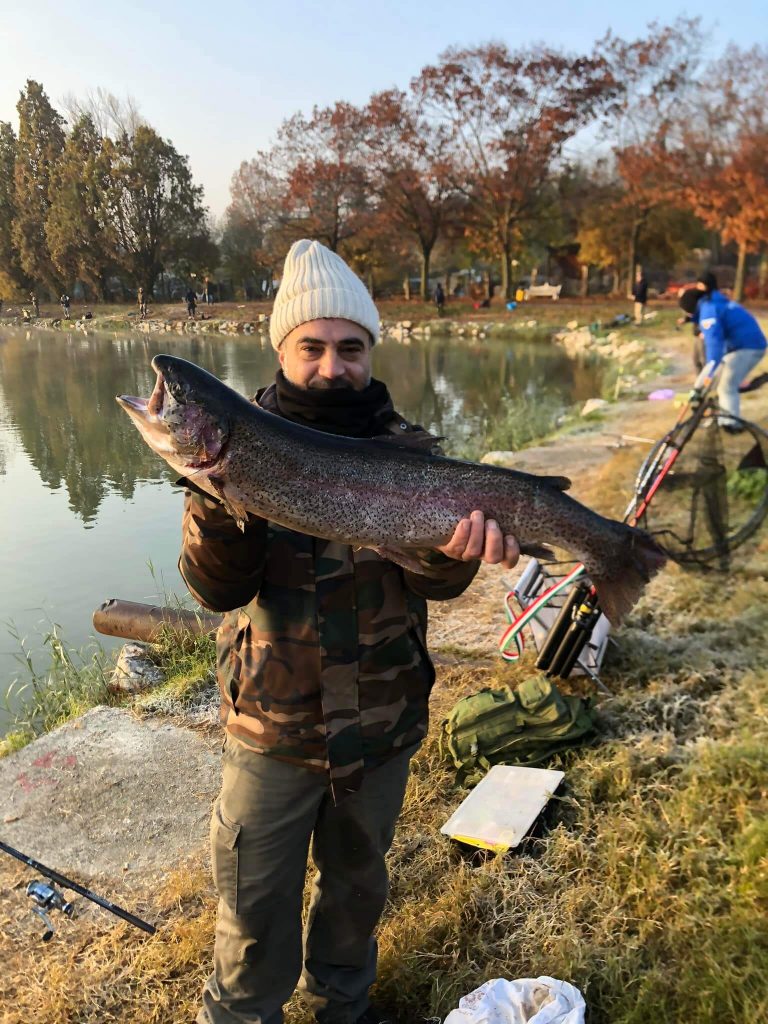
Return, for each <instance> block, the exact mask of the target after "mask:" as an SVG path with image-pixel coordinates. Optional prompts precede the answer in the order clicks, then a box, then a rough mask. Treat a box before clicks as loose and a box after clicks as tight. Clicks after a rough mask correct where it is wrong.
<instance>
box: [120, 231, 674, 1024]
mask: <svg viewBox="0 0 768 1024" xmlns="http://www.w3.org/2000/svg"><path fill="white" fill-rule="evenodd" d="M270 334H271V339H272V344H273V346H274V348H275V350H276V351H277V353H278V358H279V361H280V369H279V371H278V373H277V376H276V379H275V382H274V383H273V384H271V385H270V386H269V387H267V388H264V389H262V390H261V391H260V392H259V393H258V394H257V396H256V402H255V403H254V402H249V401H247V400H246V399H245V398H243V396H241V395H238V394H237V393H236V392H234V391H232V390H231V389H230V388H228V387H227V386H226V385H225V384H223V383H222V382H221V381H219V380H217V379H216V378H215V377H213V376H212V375H211V374H209V373H207V372H206V371H205V370H203V369H201V368H200V367H198V366H195V365H194V364H192V363H188V362H186V361H185V360H183V359H178V358H176V357H174V356H168V355H157V356H155V357H154V359H153V360H152V365H153V367H154V369H155V370H156V372H157V382H156V386H155V389H154V391H153V393H152V395H151V396H150V398H149V399H143V398H134V397H131V396H125V395H124V396H121V397H120V398H118V401H119V402H120V404H121V405H122V407H123V408H124V409H125V411H126V412H127V413H128V414H129V415H130V416H131V418H132V419H133V421H134V423H135V425H136V426H137V428H138V429H139V431H140V432H141V434H142V436H143V437H144V439H145V440H146V441H147V443H148V444H149V445H150V446H151V447H152V448H153V450H154V451H156V452H157V453H158V454H159V455H161V456H162V457H163V458H164V459H165V460H166V461H167V462H168V463H169V464H170V465H171V466H173V467H174V468H175V469H176V470H177V471H178V472H179V473H180V474H182V476H183V478H184V479H185V481H186V484H187V487H188V489H187V492H186V495H185V503H184V519H183V546H182V552H181V558H180V560H179V568H180V571H181V574H182V576H183V578H184V580H185V582H186V584H187V586H188V587H189V590H190V592H191V593H192V594H193V596H194V597H195V598H196V599H197V600H198V601H199V602H200V603H201V604H203V605H204V606H205V607H207V608H210V609H213V610H214V611H223V612H227V615H226V616H225V618H224V621H223V624H222V626H221V627H220V629H219V631H218V636H217V677H218V681H219V687H220V690H221V710H222V719H223V721H224V723H225V726H226V741H225V746H224V757H223V780H222V789H221V794H220V796H219V799H218V800H217V802H216V805H215V808H214V813H213V818H212V824H211V841H212V861H213V874H214V878H215V882H216V887H217V890H218V893H219V897H220V899H219V908H218V920H217V927H216V943H215V950H214V960H215V963H214V971H213V974H212V975H211V977H210V978H209V979H208V982H207V983H206V986H205V990H204V993H203V1007H202V1009H201V1011H200V1015H199V1017H198V1021H199V1022H202V1024H225V1022H235V1021H238V1022H258V1024H281V1021H282V1013H283V1006H284V1004H285V1003H286V1001H287V1000H288V999H289V998H290V996H291V994H292V992H293V991H294V988H295V987H296V985H297V984H298V987H299V990H300V991H301V993H302V995H303V997H304V999H305V1001H306V1002H307V1004H308V1005H309V1007H310V1008H311V1009H312V1010H313V1012H314V1014H315V1016H316V1018H317V1019H318V1021H319V1022H320V1024H359V1022H362V1024H379V1022H380V1021H381V1020H382V1019H383V1015H382V1014H381V1013H380V1012H379V1011H377V1010H376V1009H375V1008H373V1007H372V1006H371V1004H370V999H369V995H368V992H369V989H370V986H371V985H372V984H373V982H374V981H375V978H376V940H375V938H374V935H373V933H374V930H375V928H376V925H377V923H378V920H379V917H380V915H381V912H382V910H383V907H384V902H385V900H386V895H387V872H386V867H385V855H386V853H387V850H388V849H389V847H390V845H391V842H392V837H393V833H394V827H395V821H396V819H397V817H398V814H399V813H400V809H401V806H402V802H403V796H404V793H405V786H406V782H407V778H408V764H409V760H410V758H411V756H412V755H413V753H414V752H415V751H416V750H417V749H418V747H419V744H420V743H421V741H422V740H423V738H424V736H425V735H426V732H427V724H428V721H427V720H428V700H429V693H430V690H431V687H432V684H433V682H434V677H435V674H434V668H433V666H432V663H431V661H430V658H429V655H428V653H427V648H426V628H427V604H426V602H427V600H448V599H450V598H453V597H457V596H458V595H459V594H461V593H462V592H463V591H464V590H465V589H466V588H467V587H468V586H469V584H470V583H471V581H472V579H473V578H474V576H475V573H476V572H477V570H478V567H479V564H480V561H485V562H488V563H491V564H495V563H496V564H502V565H504V566H507V567H511V566H513V565H514V564H515V563H516V562H517V560H518V558H519V556H520V554H521V553H523V554H535V555H538V556H539V557H542V556H543V555H546V554H551V550H550V549H549V548H547V547H545V546H544V545H545V544H554V545H556V546H558V547H560V548H563V549H565V550H566V551H568V552H570V553H571V555H572V556H573V557H574V558H576V559H577V560H578V561H581V562H583V563H584V565H585V568H586V570H587V573H588V574H589V578H590V579H591V581H592V584H593V585H594V587H595V590H596V593H597V597H598V600H599V602H600V607H601V608H602V610H603V611H604V612H605V614H606V615H607V617H608V618H609V619H610V620H611V622H613V623H614V624H618V623H619V622H621V620H622V619H623V617H624V616H625V615H626V614H627V612H628V611H629V609H630V608H631V607H632V606H633V605H634V603H635V602H636V601H637V599H638V597H639V595H640V593H641V592H642V590H643V587H644V586H645V584H646V583H647V582H648V580H649V579H650V578H651V576H653V574H654V573H655V572H657V571H658V569H659V568H660V567H661V566H662V565H663V563H664V560H665V556H664V553H663V551H661V549H660V548H659V547H658V545H657V544H656V543H655V542H654V541H653V540H652V538H650V537H649V536H648V535H647V534H645V533H643V531H641V530H636V529H633V528H632V527H629V526H626V525H625V524H623V523H619V522H616V521H614V520H610V519H606V518H604V517H603V516H600V515H598V514H596V513H595V512H592V511H591V510H590V509H588V508H586V507H585V506H584V505H581V504H580V503H579V502H577V501H575V500H574V499H573V498H571V497H569V496H568V495H567V494H565V493H563V492H564V491H565V490H566V489H567V487H568V486H569V481H568V480H566V479H564V478H562V477H537V476H532V475H530V474H527V473H519V472H516V471H513V470H506V469H501V468H498V467H495V466H485V465H481V464H477V463H470V462H460V461H457V460H453V459H447V458H444V457H443V456H441V455H440V454H439V451H438V450H437V449H436V438H434V437H432V436H431V435H430V434H429V433H427V432H426V431H424V430H422V429H421V428H419V427H414V426H413V425H411V424H410V423H408V422H407V421H405V420H404V419H402V417H401V416H399V415H398V414H397V413H396V412H395V410H394V408H393V405H392V401H391V398H390V396H389V393H388V391H387V388H386V386H385V385H384V384H383V383H381V382H380V381H377V380H374V379H372V378H371V354H372V347H373V345H374V344H375V343H376V341H377V339H378V335H379V315H378V312H377V310H376V307H375V306H374V304H373V302H372V300H371V298H370V296H369V295H368V293H367V291H366V290H365V288H364V287H363V284H362V282H361V281H360V280H359V279H358V278H357V277H356V275H355V274H353V272H352V271H351V270H350V269H349V267H348V266H347V265H346V264H345V263H344V261H343V260H342V259H341V258H340V257H339V256H337V255H336V254H335V253H332V252H330V251H329V250H328V249H325V248H324V247H323V246H322V245H320V244H319V243H318V242H314V241H309V240H306V239H303V240H302V241H299V242H296V243H295V244H294V246H293V247H292V248H291V250H290V252H289V253H288V256H287V258H286V263H285V271H284V274H283V279H282V283H281V286H280V290H279V292H278V295H277V299H276V301H275V306H274V310H273V313H272V318H271V321H270ZM310 844H311V851H312V858H313V860H314V863H315V866H316V867H317V875H316V877H315V881H314V886H313V890H312V896H311V902H310V908H309V913H308V917H307V921H306V925H305V929H304V934H303V937H302V930H301V911H302V895H303V887H304V877H305V870H306V861H307V854H308V851H309V849H310Z"/></svg>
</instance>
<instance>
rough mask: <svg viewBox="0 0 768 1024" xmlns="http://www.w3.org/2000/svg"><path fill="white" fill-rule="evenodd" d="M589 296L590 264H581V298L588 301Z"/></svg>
mask: <svg viewBox="0 0 768 1024" xmlns="http://www.w3.org/2000/svg"><path fill="white" fill-rule="evenodd" d="M588 295H589V264H588V263H582V264H581V297H582V299H586V297H587V296H588Z"/></svg>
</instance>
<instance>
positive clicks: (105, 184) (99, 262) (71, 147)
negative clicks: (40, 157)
mask: <svg viewBox="0 0 768 1024" xmlns="http://www.w3.org/2000/svg"><path fill="white" fill-rule="evenodd" d="M102 149H103V140H102V137H101V136H100V134H99V132H98V131H97V128H96V125H95V124H94V122H93V118H92V117H91V116H90V115H89V114H83V115H82V116H81V117H79V118H78V120H77V122H76V123H75V124H74V125H73V127H72V131H71V132H70V134H69V135H68V137H67V141H66V145H65V146H64V152H63V153H62V155H61V159H60V160H59V161H58V163H57V165H56V168H55V171H54V176H53V195H52V200H51V207H50V209H49V211H48V218H47V221H46V225H45V233H46V238H47V241H48V249H49V252H50V254H51V259H52V260H53V263H54V266H55V268H56V270H57V271H58V272H59V273H60V274H61V275H62V277H63V279H64V280H65V281H66V283H67V285H68V286H69V287H70V288H71V287H72V285H73V284H74V283H75V281H77V280H80V281H82V282H83V283H84V284H86V285H88V286H90V288H91V289H92V290H93V291H95V292H96V293H97V294H98V296H99V297H100V298H102V299H105V298H107V297H108V285H107V279H108V277H109V274H110V271H111V270H112V269H113V268H114V266H115V264H116V261H117V257H116V251H115V236H114V232H113V231H111V230H110V229H109V228H108V227H107V224H106V216H105V203H106V194H107V190H108V188H109V168H108V166H107V165H106V163H105V160H104V159H103V157H102Z"/></svg>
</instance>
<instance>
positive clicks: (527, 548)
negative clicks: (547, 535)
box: [520, 544, 555, 562]
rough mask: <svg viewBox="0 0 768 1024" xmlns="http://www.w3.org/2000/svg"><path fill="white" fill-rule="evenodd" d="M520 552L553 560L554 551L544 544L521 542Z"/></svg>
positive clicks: (532, 556) (544, 559)
mask: <svg viewBox="0 0 768 1024" xmlns="http://www.w3.org/2000/svg"><path fill="white" fill-rule="evenodd" d="M520 554H521V555H529V556H530V557H531V558H538V559H541V560H542V561H546V562H554V560H555V552H554V551H553V550H552V548H548V547H547V545H546V544H521V545H520Z"/></svg>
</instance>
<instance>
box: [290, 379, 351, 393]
mask: <svg viewBox="0 0 768 1024" xmlns="http://www.w3.org/2000/svg"><path fill="white" fill-rule="evenodd" d="M291 383H293V381H291ZM307 390H308V391H354V390H355V386H354V384H352V382H351V381H348V380H344V379H343V378H340V377H337V378H336V380H326V379H325V378H324V377H313V378H312V380H311V381H310V382H309V384H307Z"/></svg>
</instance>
